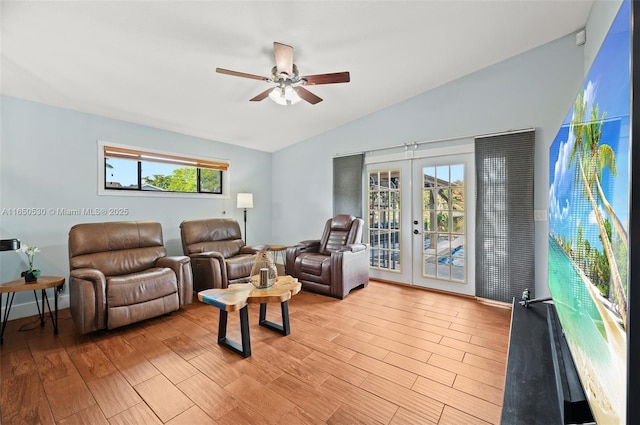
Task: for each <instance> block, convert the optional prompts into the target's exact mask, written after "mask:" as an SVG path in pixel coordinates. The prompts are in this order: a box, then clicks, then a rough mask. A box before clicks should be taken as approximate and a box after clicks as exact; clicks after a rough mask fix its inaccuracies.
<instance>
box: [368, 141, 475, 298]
mask: <svg viewBox="0 0 640 425" xmlns="http://www.w3.org/2000/svg"><path fill="white" fill-rule="evenodd" d="M435 145H436V144H435V143H434V146H429V145H421V148H420V149H419V150H418V149H414V150H408V151H404V152H396V153H391V154H386V155H385V154H379V155H367V156H365V168H366V172H365V175H366V176H368V175H369V171H372V170H382V169H397V170H400V173H401V185H400V197H401V214H400V217H401V223H400V237H399V246H400V252H401V255H400V270H399V271H389V270H383V269H379V268H374V267H372V268H370V270H369V275H370V277H371V278H372V279H380V280H384V281H390V282H398V283H403V284H407V285H415V286H420V287H425V288H431V289H437V290H442V291H447V292H454V293H460V294H465V295H475V292H476V288H475V198H476V196H475V188H476V177H475V174H476V173H475V159H474V141H473V139H468V140H463V141H459V142H458V143H456V145H455V146H446V147H445V146H442V145H441V144H440V143H438V144H437V146H435ZM434 162H435V163H442V164H453V163H457V164H460V163H464V164H465V186H466V192H465V212H466V217H465V224H466V240H465V248H464V250H465V257H466V283H460V282H452V281H447V280H439V279H430V278H424V277H423V276H422V225H419V226H414V225H413V220H414V218H413V217H420V218H417V219H416V220H418V221H419V222H420V223H421V222H422V220H421V217H422V209H421V208H422V187H421V184H420V183H419V182H421V181H422V178H421V177H420V176H421V175H422V166H424V165H425V164H430V163H434ZM366 180H368V179H366ZM363 184H364V190H363V201H364V203H363V205H366V206H367V209H368V205H369V203H368V181H365V182H363ZM416 187H418V188H419V189H416ZM418 190H419V192H418ZM412 192H415V193H412ZM364 216H365V220H366V224H365V225H366V228H367V229H368V228H369V214H368V210H367V211H365V214H364ZM416 229H417V230H418V231H419V233H418V234H414V233H413V232H414V230H416ZM367 241H368V232H367ZM414 253H415V255H414Z"/></svg>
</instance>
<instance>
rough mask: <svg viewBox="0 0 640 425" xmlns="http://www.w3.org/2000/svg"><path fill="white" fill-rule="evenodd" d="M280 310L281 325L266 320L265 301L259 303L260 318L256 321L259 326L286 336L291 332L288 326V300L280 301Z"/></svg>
mask: <svg viewBox="0 0 640 425" xmlns="http://www.w3.org/2000/svg"><path fill="white" fill-rule="evenodd" d="M280 310H281V311H282V325H280V324H278V323H274V322H271V321H269V320H267V303H262V304H260V320H259V322H258V323H259V324H260V326H264V327H265V328H268V329H271V330H274V331H276V332H280V333H281V334H282V335H284V336H287V335H289V334H290V333H291V327H290V326H289V301H282V302H281V303H280Z"/></svg>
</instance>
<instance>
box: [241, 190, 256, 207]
mask: <svg viewBox="0 0 640 425" xmlns="http://www.w3.org/2000/svg"><path fill="white" fill-rule="evenodd" d="M238 208H253V193H238Z"/></svg>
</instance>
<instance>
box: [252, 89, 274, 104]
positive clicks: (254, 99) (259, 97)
mask: <svg viewBox="0 0 640 425" xmlns="http://www.w3.org/2000/svg"><path fill="white" fill-rule="evenodd" d="M272 91H273V87H271V88H269V89H266V90H265V91H263V92H262V93H260V94H258V95H256V96H254V97H252V98H251V99H249V100H250V101H251V102H259V101H261V100H263V99H264V98H266V97H268V96H269V93H271V92H272Z"/></svg>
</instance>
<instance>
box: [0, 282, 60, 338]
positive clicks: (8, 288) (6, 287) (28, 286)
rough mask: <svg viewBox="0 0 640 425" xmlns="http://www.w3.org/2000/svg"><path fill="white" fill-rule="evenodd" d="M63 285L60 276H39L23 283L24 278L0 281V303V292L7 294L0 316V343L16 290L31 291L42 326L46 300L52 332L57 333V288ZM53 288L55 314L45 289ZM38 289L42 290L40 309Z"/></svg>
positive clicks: (0, 294) (0, 300)
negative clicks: (35, 279) (2, 312)
mask: <svg viewBox="0 0 640 425" xmlns="http://www.w3.org/2000/svg"><path fill="white" fill-rule="evenodd" d="M62 285H64V277H61V276H40V277H39V278H38V280H37V281H35V282H29V283H25V281H24V279H16V280H12V281H10V282H5V283H0V305H2V294H5V293H6V294H7V300H6V301H5V304H4V315H3V317H1V318H0V323H1V325H2V326H1V328H2V329H1V330H0V344H2V343H3V342H4V330H5V328H6V327H7V319H9V313H10V312H11V306H12V305H13V297H15V295H16V292H24V291H33V296H34V297H35V298H36V307H38V316H40V326H42V327H44V318H45V312H44V303H45V301H46V302H47V307H48V309H49V317H51V322H53V334H54V335H58V290H59V289H60V288H62ZM49 288H53V297H54V298H53V299H54V308H55V316H54V313H53V312H52V311H51V306H50V305H49V298H48V297H47V292H46V290H47V289H49ZM38 289H40V290H41V291H42V294H41V295H42V296H41V298H42V310H40V306H39V305H38V296H37V294H36V291H37V290H38Z"/></svg>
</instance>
